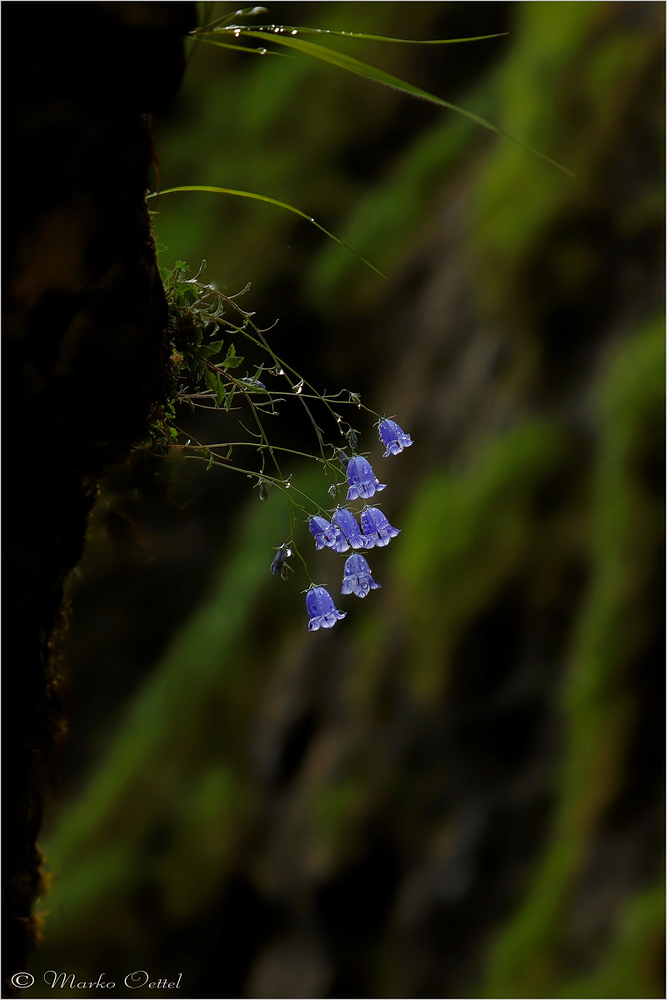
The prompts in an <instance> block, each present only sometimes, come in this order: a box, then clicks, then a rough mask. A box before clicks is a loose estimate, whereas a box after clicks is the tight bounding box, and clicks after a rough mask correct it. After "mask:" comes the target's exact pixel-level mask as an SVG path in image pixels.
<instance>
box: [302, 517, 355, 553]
mask: <svg viewBox="0 0 667 1000" xmlns="http://www.w3.org/2000/svg"><path fill="white" fill-rule="evenodd" d="M308 530H309V531H310V533H311V535H312V536H313V538H314V539H315V548H316V549H317V550H318V552H319V550H320V549H323V548H324V547H325V545H326V547H327V548H329V549H333V550H334V552H347V550H348V549H349V547H350V546H349V545H348V543H347V541H346V539H345V535H344V534H343V532H342V531H341V530H340V528H337V527H336V525H335V524H330V523H329V521H327V519H326V517H318V516H314V517H311V518H310V519H309V521H308Z"/></svg>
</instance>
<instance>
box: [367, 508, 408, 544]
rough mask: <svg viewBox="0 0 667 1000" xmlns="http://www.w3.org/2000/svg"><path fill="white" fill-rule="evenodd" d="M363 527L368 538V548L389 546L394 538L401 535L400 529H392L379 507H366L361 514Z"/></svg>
mask: <svg viewBox="0 0 667 1000" xmlns="http://www.w3.org/2000/svg"><path fill="white" fill-rule="evenodd" d="M361 527H362V528H363V531H364V537H365V538H366V540H367V541H366V548H367V549H372V548H373V546H375V545H389V542H390V541H391V540H392V538H395V537H396V535H398V534H399V532H400V528H392V526H391V525H390V523H389V521H388V520H387V518H386V517H385V516H384V514H383V513H382V511H381V510H378V508H377V507H364V509H363V510H362V512H361Z"/></svg>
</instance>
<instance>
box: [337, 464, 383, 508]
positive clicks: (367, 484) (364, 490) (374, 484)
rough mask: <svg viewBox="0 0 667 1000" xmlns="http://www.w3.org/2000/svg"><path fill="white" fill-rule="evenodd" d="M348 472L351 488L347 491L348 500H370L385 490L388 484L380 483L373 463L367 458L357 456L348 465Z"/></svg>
mask: <svg viewBox="0 0 667 1000" xmlns="http://www.w3.org/2000/svg"><path fill="white" fill-rule="evenodd" d="M346 471H347V482H348V487H349V488H348V491H347V499H348V500H356V499H357V498H358V497H362V498H363V499H364V500H370V498H371V497H372V496H374V494H375V493H379V492H380V490H383V489H384V488H385V485H386V484H383V483H380V482H379V481H378V478H377V476H376V475H375V473H374V472H373V469H372V467H371V463H370V462H369V461H367V460H366V459H365V458H361V457H360V456H358V455H355V456H354V458H351V459H350V461H349V462H348V463H347V470H346Z"/></svg>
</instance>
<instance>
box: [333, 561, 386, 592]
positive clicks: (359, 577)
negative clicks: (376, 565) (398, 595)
mask: <svg viewBox="0 0 667 1000" xmlns="http://www.w3.org/2000/svg"><path fill="white" fill-rule="evenodd" d="M379 587H380V584H379V583H376V582H375V580H374V579H373V577H372V576H371V569H370V566H369V565H368V563H367V562H366V560H365V559H364V557H363V556H358V555H356V554H355V555H353V556H350V557H349V558H348V559H347V560H346V562H345V569H344V571H343V586H342V587H341V591H340V592H341V594H356V596H357V597H365V596H366V594H370V592H371V590H378V589H379Z"/></svg>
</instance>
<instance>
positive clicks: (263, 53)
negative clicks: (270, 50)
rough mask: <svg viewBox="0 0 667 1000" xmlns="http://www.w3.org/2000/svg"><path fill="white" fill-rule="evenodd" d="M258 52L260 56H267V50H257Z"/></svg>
mask: <svg viewBox="0 0 667 1000" xmlns="http://www.w3.org/2000/svg"><path fill="white" fill-rule="evenodd" d="M257 51H258V52H259V54H260V56H265V55H266V49H257Z"/></svg>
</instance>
